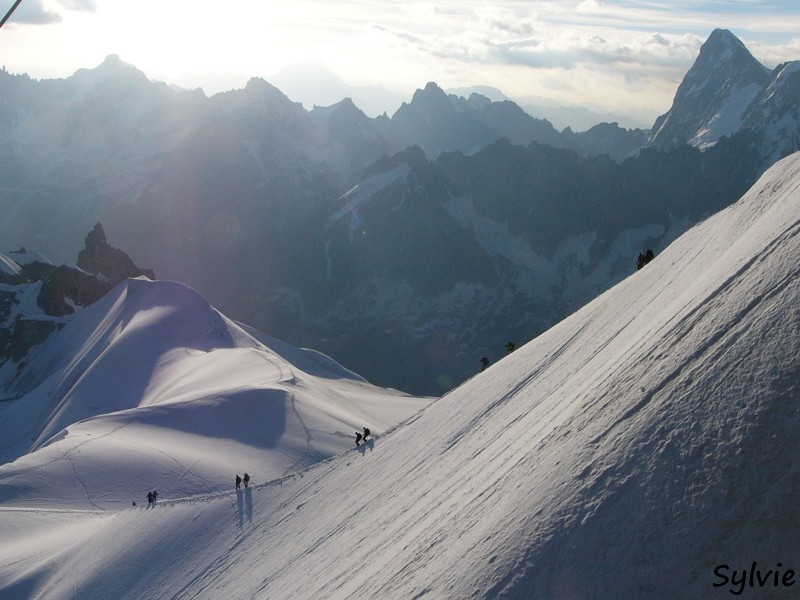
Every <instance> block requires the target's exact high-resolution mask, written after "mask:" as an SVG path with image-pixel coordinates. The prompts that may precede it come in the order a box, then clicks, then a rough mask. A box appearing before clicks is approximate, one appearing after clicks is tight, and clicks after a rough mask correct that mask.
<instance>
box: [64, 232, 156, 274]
mask: <svg viewBox="0 0 800 600" xmlns="http://www.w3.org/2000/svg"><path fill="white" fill-rule="evenodd" d="M78 267H79V268H81V269H83V270H84V271H87V272H88V273H93V274H95V275H98V276H100V277H101V278H102V279H105V280H106V281H108V282H109V283H110V284H111V285H112V286H114V285H116V284H118V283H119V282H120V281H123V280H124V279H127V278H128V277H140V276H142V275H144V276H145V277H147V278H149V279H155V278H156V275H155V273H154V272H153V271H152V270H151V269H140V268H139V267H137V266H136V265H135V264H134V262H133V261H132V260H131V258H130V257H129V256H128V255H127V254H125V252H123V251H122V250H120V249H119V248H114V247H113V246H111V245H109V243H108V241H107V240H106V232H105V231H104V230H103V226H102V224H100V223H98V224H97V225H95V226H94V229H92V231H90V232H89V234H88V235H87V236H86V247H85V248H84V249H83V250H81V251H80V253H79V254H78Z"/></svg>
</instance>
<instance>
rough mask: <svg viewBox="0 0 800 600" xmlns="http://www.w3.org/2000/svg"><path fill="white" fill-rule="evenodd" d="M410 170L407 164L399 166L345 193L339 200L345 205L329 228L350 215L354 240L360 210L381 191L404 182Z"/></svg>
mask: <svg viewBox="0 0 800 600" xmlns="http://www.w3.org/2000/svg"><path fill="white" fill-rule="evenodd" d="M410 170H411V167H409V166H408V164H407V163H402V164H399V165H397V166H396V167H395V168H394V169H392V170H391V171H387V172H385V173H379V174H377V175H373V176H372V177H369V178H368V179H366V180H364V181H362V182H361V183H359V184H358V185H356V186H355V187H354V188H352V189H351V190H350V191H348V192H346V193H344V194H343V195H342V197H341V198H340V199H339V200H340V201H341V202H343V203H344V204H343V206H342V208H340V209H339V210H338V211H336V212H335V213H334V214H333V216H332V217H331V218H330V220H329V222H328V227H332V226H333V225H334V224H336V223H338V222H339V221H340V220H341V219H342V218H344V217H346V216H348V215H349V216H350V228H351V238H352V231H353V230H355V229H356V228H357V227H358V224H359V220H358V210H359V209H360V208H361V207H362V206H363V205H364V204H365V203H366V202H368V201H369V200H370V198H372V197H373V196H375V194H377V193H378V192H379V191H381V190H384V189H386V188H388V187H390V186H391V185H392V184H394V183H396V182H398V181H402V180H404V179H405V178H406V177H407V176H408V174H409V172H410Z"/></svg>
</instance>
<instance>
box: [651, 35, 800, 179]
mask: <svg viewBox="0 0 800 600" xmlns="http://www.w3.org/2000/svg"><path fill="white" fill-rule="evenodd" d="M799 89H800V61H792V62H788V63H784V64H781V65H778V66H777V67H776V68H775V69H774V70H770V69H768V68H767V67H765V66H764V65H762V64H761V63H760V62H758V61H757V60H756V59H755V58H754V57H753V55H752V54H750V52H749V51H748V50H747V48H746V47H745V46H744V44H743V43H742V42H741V41H740V40H739V39H738V38H737V37H736V36H735V35H733V34H732V33H731V32H730V31H727V30H725V29H716V30H715V31H714V32H713V33H712V34H711V35H710V36H709V38H708V40H706V42H705V43H704V44H703V46H702V48H701V49H700V54H699V56H698V57H697V60H696V61H695V63H694V65H693V66H692V68H691V69H690V70H689V72H688V73H687V74H686V76H685V77H684V79H683V82H682V83H681V85H680V87H679V88H678V91H677V93H676V94H675V99H674V100H673V103H672V107H671V108H670V110H669V112H667V113H665V114H664V115H661V116H660V117H659V118H658V119H657V120H656V122H655V124H654V125H653V128H652V130H651V132H650V137H649V139H648V141H647V145H648V146H651V147H654V148H659V149H662V150H669V149H671V148H674V147H676V146H680V145H683V144H689V145H691V146H695V147H697V148H700V149H701V150H705V149H707V148H710V147H711V146H713V145H714V144H716V143H717V142H718V141H719V140H720V139H722V138H723V137H725V136H727V137H731V136H734V135H737V134H739V135H741V134H743V133H746V134H747V135H749V136H750V138H751V140H752V143H753V144H755V145H757V146H758V148H759V153H760V160H761V161H762V163H763V164H764V166H765V167H766V166H769V165H770V164H772V163H774V162H775V161H777V160H779V159H780V158H782V157H783V156H786V155H788V154H791V153H792V152H794V151H796V150H797V149H798V139H800V137H799V136H800V119H798V101H797V99H798V90H799Z"/></svg>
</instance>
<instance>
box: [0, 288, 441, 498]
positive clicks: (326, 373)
mask: <svg viewBox="0 0 800 600" xmlns="http://www.w3.org/2000/svg"><path fill="white" fill-rule="evenodd" d="M259 339H260V340H262V341H259ZM3 372H4V373H5V374H6V377H8V373H6V370H4V371H3ZM15 375H16V376H15V379H14V380H13V381H12V382H11V383H10V384H9V385H7V390H10V391H11V392H15V393H14V394H13V396H21V398H20V399H18V400H15V401H13V402H5V403H2V404H0V439H2V440H3V441H2V448H0V456H2V457H3V459H4V462H6V461H11V460H14V459H16V460H14V462H10V463H9V464H5V465H3V466H2V467H0V502H2V503H3V504H4V505H5V506H19V505H24V506H32V505H37V506H53V505H54V506H57V507H59V508H64V507H69V508H71V509H91V508H112V507H115V508H120V507H123V506H130V505H131V504H132V502H133V500H134V499H136V500H142V498H144V496H145V494H146V493H147V491H148V490H149V489H153V488H158V489H159V490H160V493H161V496H162V498H163V497H176V496H184V495H194V494H199V493H207V492H210V491H221V490H227V489H229V488H230V487H231V481H232V480H233V477H234V475H235V474H236V472H237V471H238V472H239V473H240V474H243V473H244V471H249V472H250V473H251V475H252V476H253V477H254V478H256V479H257V480H260V481H265V480H272V479H276V478H279V477H281V476H284V475H286V474H288V473H292V472H295V471H297V470H300V469H302V468H305V467H307V466H309V465H310V464H313V463H315V462H318V461H320V460H323V459H325V458H328V457H330V456H333V455H334V454H337V453H339V452H341V451H342V450H344V449H346V448H349V447H350V446H351V445H352V441H353V438H354V437H355V436H354V431H355V430H356V429H358V430H360V429H361V427H362V426H364V425H369V426H370V428H371V429H372V430H373V431H374V432H376V433H378V432H380V431H383V430H384V429H386V428H387V427H389V426H391V425H394V424H396V423H397V422H398V421H400V420H402V419H403V418H405V417H407V416H408V415H410V414H413V413H414V412H416V411H417V410H419V409H420V408H421V407H423V406H425V405H426V404H427V403H428V402H429V400H425V399H416V398H410V397H406V396H403V395H401V394H399V393H392V392H389V391H387V390H383V389H379V388H376V387H374V386H371V385H369V384H368V383H367V382H366V381H364V380H363V379H361V378H360V377H358V376H356V375H354V374H353V373H350V372H349V371H347V370H346V369H344V368H343V367H341V365H338V364H336V363H335V362H334V361H332V360H331V359H329V358H328V357H325V356H323V355H320V354H318V353H315V352H312V351H303V350H298V349H295V348H290V347H289V346H287V345H285V344H281V343H280V342H278V341H276V340H272V339H270V338H268V337H267V336H264V335H262V334H258V333H257V332H253V331H251V332H250V333H248V332H247V331H245V329H244V328H242V327H240V326H238V325H236V324H235V323H233V322H231V321H229V320H228V319H227V318H225V317H224V316H223V315H221V314H220V313H219V312H217V311H216V310H214V309H213V308H212V307H211V306H209V305H208V304H207V303H206V301H205V300H204V299H203V298H202V297H200V296H199V295H198V294H197V293H196V292H194V290H191V289H190V288H188V287H186V286H183V285H181V284H178V283H175V282H169V281H155V282H153V281H149V280H147V279H137V280H133V279H129V280H128V281H126V282H123V283H122V284H120V285H119V286H117V287H116V288H115V289H114V290H113V291H112V292H111V293H109V294H108V295H107V296H105V297H104V298H103V299H101V300H100V301H98V302H97V303H95V304H93V305H91V306H90V307H88V308H86V309H84V310H82V311H80V312H79V313H77V314H76V315H75V316H74V317H73V318H72V320H71V321H70V322H69V324H68V325H67V326H66V327H65V328H64V329H63V330H62V331H60V332H57V333H56V334H54V335H53V336H52V337H51V338H50V339H49V340H48V342H46V343H45V344H44V345H42V346H41V347H39V348H38V349H37V350H36V351H35V352H34V353H33V355H32V356H30V357H29V358H28V360H27V364H26V365H25V366H24V367H23V368H22V370H21V371H20V372H19V373H16V374H15Z"/></svg>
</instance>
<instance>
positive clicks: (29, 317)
mask: <svg viewBox="0 0 800 600" xmlns="http://www.w3.org/2000/svg"><path fill="white" fill-rule="evenodd" d="M0 259H2V262H3V265H4V266H5V268H4V269H3V270H0V284H2V286H3V287H2V288H0V366H2V365H3V364H4V363H5V362H6V361H8V360H11V361H14V362H20V361H21V360H22V359H24V357H25V355H26V354H27V353H28V350H30V348H32V347H33V346H36V345H38V344H40V343H42V342H43V341H44V340H45V339H47V337H48V336H49V335H50V334H51V333H52V332H53V331H55V330H56V329H57V328H59V327H60V326H62V325H63V320H62V318H63V317H66V316H67V315H70V314H72V313H74V312H75V311H76V310H78V309H80V308H82V307H84V306H88V305H90V304H92V303H94V302H96V301H97V300H99V299H100V298H102V297H103V296H105V295H106V294H107V293H108V292H109V291H110V290H111V289H112V288H113V287H114V286H115V285H117V284H118V283H119V282H121V281H123V280H124V279H127V278H128V277H139V276H142V275H144V276H146V277H149V278H150V279H155V273H154V272H153V271H152V270H150V269H140V268H139V267H137V266H136V265H135V264H134V262H133V261H132V260H131V259H130V257H129V256H128V255H127V254H126V253H125V252H123V251H122V250H119V249H118V248H113V247H112V246H110V245H109V244H108V241H107V240H106V235H105V231H104V230H103V226H102V225H101V224H100V223H98V224H97V225H95V227H94V229H93V230H92V231H91V232H90V233H89V235H87V236H86V247H85V248H84V249H83V250H82V251H81V252H80V255H79V257H78V266H79V268H75V267H69V266H66V265H54V264H52V263H51V262H50V261H49V260H47V259H45V258H44V257H43V256H41V255H38V254H36V253H29V252H27V251H26V250H25V248H24V247H23V248H20V250H18V251H16V252H11V253H9V255H8V256H3V255H0Z"/></svg>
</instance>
